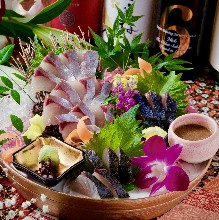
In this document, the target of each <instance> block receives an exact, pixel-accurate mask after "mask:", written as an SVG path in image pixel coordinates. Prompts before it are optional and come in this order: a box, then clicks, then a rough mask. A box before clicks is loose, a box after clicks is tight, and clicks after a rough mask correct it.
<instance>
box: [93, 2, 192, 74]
mask: <svg viewBox="0 0 219 220" xmlns="http://www.w3.org/2000/svg"><path fill="white" fill-rule="evenodd" d="M133 9H134V3H133V4H132V5H131V6H130V7H129V8H128V9H127V10H126V12H124V13H123V12H122V10H121V9H119V8H118V7H117V11H118V16H117V18H116V20H115V22H114V24H113V27H112V28H111V27H108V26H105V28H106V34H107V42H105V41H104V39H103V38H102V37H101V36H99V35H97V34H95V33H94V32H93V31H92V30H91V33H92V35H93V37H94V41H95V45H96V46H94V47H93V49H94V50H97V51H98V52H99V56H100V57H101V65H102V66H103V67H106V68H108V71H112V70H114V69H116V68H118V67H120V68H122V69H123V70H127V69H128V68H129V67H130V66H132V67H138V57H141V58H142V59H144V60H146V61H147V62H149V63H151V64H152V66H153V69H154V70H161V69H166V70H168V71H171V70H189V69H190V68H186V67H183V66H182V64H187V63H188V62H187V61H183V60H180V59H174V58H173V54H171V55H169V56H167V57H165V56H164V55H162V54H161V53H157V54H155V55H153V56H150V53H149V52H150V50H149V48H150V42H149V41H146V42H144V43H140V42H141V37H142V34H139V35H137V36H135V37H134V38H133V39H132V41H131V42H129V41H128V39H127V38H126V35H125V32H126V29H125V28H124V27H125V26H129V27H134V26H135V24H134V23H135V22H136V21H137V20H139V19H140V18H141V17H142V16H133ZM121 24H123V26H121Z"/></svg>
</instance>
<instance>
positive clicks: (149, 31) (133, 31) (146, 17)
mask: <svg viewBox="0 0 219 220" xmlns="http://www.w3.org/2000/svg"><path fill="white" fill-rule="evenodd" d="M134 2H135V7H134V13H133V15H134V16H140V15H143V17H141V18H140V19H139V20H138V21H136V22H134V24H135V27H125V28H126V37H127V39H128V40H129V41H131V40H132V39H133V38H134V37H135V36H136V35H138V34H140V33H143V35H142V38H141V42H145V41H146V40H148V39H151V40H152V39H153V36H154V34H153V32H154V30H155V24H156V23H155V21H156V10H157V3H158V0H146V1H142V0H135V1H134V0H105V1H104V6H103V19H102V20H103V29H102V36H103V38H104V39H105V40H107V35H106V31H105V29H104V24H105V25H107V26H109V27H111V28H112V26H113V23H114V21H115V19H116V17H117V14H118V13H117V8H116V6H117V7H118V8H120V9H121V10H122V11H123V12H125V11H126V10H127V9H128V8H129V7H130V6H131V4H133V3H134ZM121 25H122V24H121Z"/></svg>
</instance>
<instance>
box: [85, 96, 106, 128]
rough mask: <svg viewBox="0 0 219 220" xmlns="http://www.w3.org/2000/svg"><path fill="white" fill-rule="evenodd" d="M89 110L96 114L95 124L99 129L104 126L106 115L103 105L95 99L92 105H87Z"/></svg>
mask: <svg viewBox="0 0 219 220" xmlns="http://www.w3.org/2000/svg"><path fill="white" fill-rule="evenodd" d="M87 106H88V108H89V109H90V111H91V112H92V114H94V117H95V124H96V125H97V126H99V127H103V126H104V121H105V114H104V111H103V109H102V103H101V102H100V101H98V100H96V99H94V100H93V101H92V102H91V103H90V104H89V103H88V104H87Z"/></svg>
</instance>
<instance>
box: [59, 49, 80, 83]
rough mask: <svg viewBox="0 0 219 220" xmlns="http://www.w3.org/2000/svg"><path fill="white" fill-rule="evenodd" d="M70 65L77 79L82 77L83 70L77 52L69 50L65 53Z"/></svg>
mask: <svg viewBox="0 0 219 220" xmlns="http://www.w3.org/2000/svg"><path fill="white" fill-rule="evenodd" d="M63 55H64V56H65V57H66V58H67V60H68V63H69V69H70V71H71V73H72V75H73V76H74V77H75V79H78V78H79V76H80V75H81V69H80V65H79V61H78V55H77V53H76V51H75V50H67V51H65V52H64V53H63Z"/></svg>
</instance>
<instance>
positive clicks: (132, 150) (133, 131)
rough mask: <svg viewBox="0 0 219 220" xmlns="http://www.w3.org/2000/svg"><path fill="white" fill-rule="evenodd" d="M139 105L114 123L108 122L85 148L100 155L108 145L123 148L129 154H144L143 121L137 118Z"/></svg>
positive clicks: (112, 147) (113, 147) (113, 148)
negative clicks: (142, 141) (142, 140)
mask: <svg viewBox="0 0 219 220" xmlns="http://www.w3.org/2000/svg"><path fill="white" fill-rule="evenodd" d="M138 107H139V106H138V105H136V106H134V107H132V108H131V109H130V110H129V111H128V112H126V113H124V115H123V116H122V117H117V118H115V120H114V121H113V123H112V124H110V123H107V122H106V123H105V126H104V127H103V128H101V129H100V133H98V134H95V135H94V137H93V138H92V139H91V140H90V142H89V144H88V145H86V146H85V148H87V149H92V150H94V151H95V152H96V153H97V154H98V155H99V156H100V157H102V153H103V150H104V149H105V148H106V147H110V148H111V149H112V150H116V149H117V148H121V149H122V150H123V151H124V152H125V153H126V154H127V155H128V156H139V155H143V151H142V143H141V138H142V134H141V128H140V123H141V121H138V120H136V114H137V111H138Z"/></svg>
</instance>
